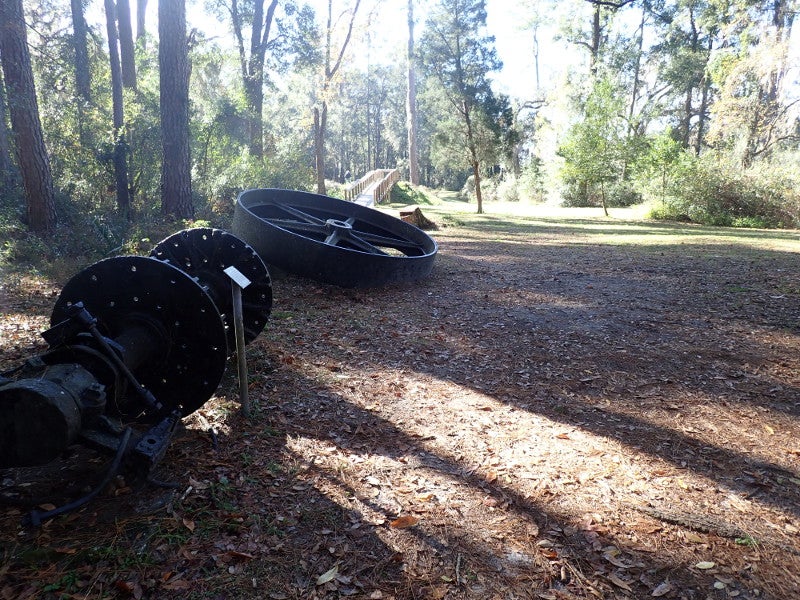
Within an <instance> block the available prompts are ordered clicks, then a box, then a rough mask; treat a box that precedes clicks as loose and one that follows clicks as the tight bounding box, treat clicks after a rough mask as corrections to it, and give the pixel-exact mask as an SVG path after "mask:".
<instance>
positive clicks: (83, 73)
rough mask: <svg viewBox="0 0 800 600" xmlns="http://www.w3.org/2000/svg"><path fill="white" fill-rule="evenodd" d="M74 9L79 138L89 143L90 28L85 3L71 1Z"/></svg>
mask: <svg viewBox="0 0 800 600" xmlns="http://www.w3.org/2000/svg"><path fill="white" fill-rule="evenodd" d="M71 7H72V45H73V48H74V50H75V91H76V92H77V96H78V136H79V137H80V140H81V143H82V144H86V143H87V141H88V140H87V139H86V138H87V136H86V131H85V130H84V126H83V121H84V110H85V109H86V107H88V106H89V105H90V104H91V102H92V88H91V73H90V71H89V53H88V51H87V50H86V40H87V37H88V32H89V28H88V26H87V25H86V17H85V16H84V14H83V2H82V1H81V0H71Z"/></svg>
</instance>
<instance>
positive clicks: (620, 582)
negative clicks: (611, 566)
mask: <svg viewBox="0 0 800 600" xmlns="http://www.w3.org/2000/svg"><path fill="white" fill-rule="evenodd" d="M608 579H609V581H611V583H613V584H614V585H615V586H617V587H620V588H622V589H623V590H626V591H628V592H632V591H633V590H632V589H631V586H630V585H628V583H627V582H626V581H623V580H622V579H620V578H619V577H617V576H616V575H614V574H613V573H612V574H611V575H609V576H608Z"/></svg>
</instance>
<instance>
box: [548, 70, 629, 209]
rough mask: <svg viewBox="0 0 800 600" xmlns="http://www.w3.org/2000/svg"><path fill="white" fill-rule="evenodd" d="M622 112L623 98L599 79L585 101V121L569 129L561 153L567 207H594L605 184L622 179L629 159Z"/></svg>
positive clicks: (610, 82)
mask: <svg viewBox="0 0 800 600" xmlns="http://www.w3.org/2000/svg"><path fill="white" fill-rule="evenodd" d="M622 110H623V103H622V97H621V96H620V94H619V93H618V90H617V88H616V86H615V85H614V83H613V82H612V81H611V80H610V79H608V78H601V79H598V80H597V81H596V82H595V84H594V86H593V88H592V90H591V91H590V93H589V95H588V97H587V99H586V103H585V109H584V117H583V120H581V121H579V122H578V123H576V124H575V125H574V126H573V127H572V128H571V129H570V131H569V132H568V133H567V136H566V139H565V140H564V142H563V143H562V144H561V146H560V147H559V149H558V154H559V155H560V156H561V157H563V158H564V167H563V169H562V178H563V180H564V182H565V183H566V185H567V189H566V191H565V192H564V202H565V203H567V204H566V205H568V206H581V205H583V206H591V205H593V202H592V198H594V197H597V196H598V195H599V197H600V198H601V199H603V198H604V195H605V187H604V185H603V184H605V183H607V182H610V181H614V180H616V179H617V178H619V177H621V176H622V172H623V168H624V165H625V161H626V159H627V158H628V157H627V154H626V143H625V137H624V131H625V123H624V121H623V119H622V118H621V117H620V114H621V112H622ZM585 203H588V204H585ZM603 203H604V204H605V201H604V202H603Z"/></svg>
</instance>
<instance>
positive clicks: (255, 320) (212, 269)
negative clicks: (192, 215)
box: [150, 227, 272, 354]
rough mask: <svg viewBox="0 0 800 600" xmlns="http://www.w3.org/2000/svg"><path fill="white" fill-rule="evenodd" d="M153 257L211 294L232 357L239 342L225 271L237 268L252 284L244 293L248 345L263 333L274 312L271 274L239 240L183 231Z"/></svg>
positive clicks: (161, 245) (218, 231)
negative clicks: (225, 333) (185, 275)
mask: <svg viewBox="0 0 800 600" xmlns="http://www.w3.org/2000/svg"><path fill="white" fill-rule="evenodd" d="M150 256H152V257H153V258H157V259H158V260H163V261H165V262H168V263H169V264H171V265H172V266H173V267H177V268H179V269H180V270H181V271H183V272H184V273H187V274H188V275H190V276H191V277H194V278H196V279H197V281H198V282H199V283H200V285H202V286H203V289H205V291H206V292H208V294H209V296H211V298H212V299H213V300H214V304H216V305H217V310H219V312H220V313H221V314H222V318H223V320H224V322H225V329H226V331H227V337H228V353H229V354H232V353H233V351H234V350H235V349H236V341H235V339H234V327H233V301H232V296H231V279H230V277H228V276H227V275H226V274H225V269H226V268H228V267H236V269H237V270H238V271H239V272H240V273H242V275H244V276H245V277H247V278H248V280H249V281H250V285H248V286H247V287H246V288H244V289H243V290H242V310H243V321H244V340H245V342H246V343H248V344H249V343H250V342H252V341H253V340H254V339H255V338H256V337H258V334H260V333H261V331H262V330H263V329H264V326H265V325H266V324H267V319H268V318H269V313H270V311H271V310H272V281H271V280H270V277H269V271H268V270H267V267H266V265H265V264H264V262H263V261H262V260H261V258H260V257H259V256H258V254H257V253H256V251H255V250H254V249H253V248H251V247H250V246H248V245H247V244H245V243H244V242H243V241H242V240H240V239H239V238H237V237H236V236H234V235H231V234H230V233H228V232H227V231H223V230H221V229H211V228H208V227H195V228H193V229H184V230H183V231H179V232H177V233H174V234H172V235H171V236H169V237H168V238H166V239H164V240H161V241H160V242H159V243H158V244H157V245H156V247H155V248H153V250H152V251H151V252H150Z"/></svg>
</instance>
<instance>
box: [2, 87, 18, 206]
mask: <svg viewBox="0 0 800 600" xmlns="http://www.w3.org/2000/svg"><path fill="white" fill-rule="evenodd" d="M7 107H8V102H6V87H5V83H4V82H3V77H2V76H0V194H3V193H6V192H8V191H10V190H12V189H14V188H15V187H16V186H17V185H18V184H19V172H18V171H17V167H16V165H15V164H14V160H13V158H12V150H11V136H10V135H9V131H8V125H7V123H8V108H7Z"/></svg>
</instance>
